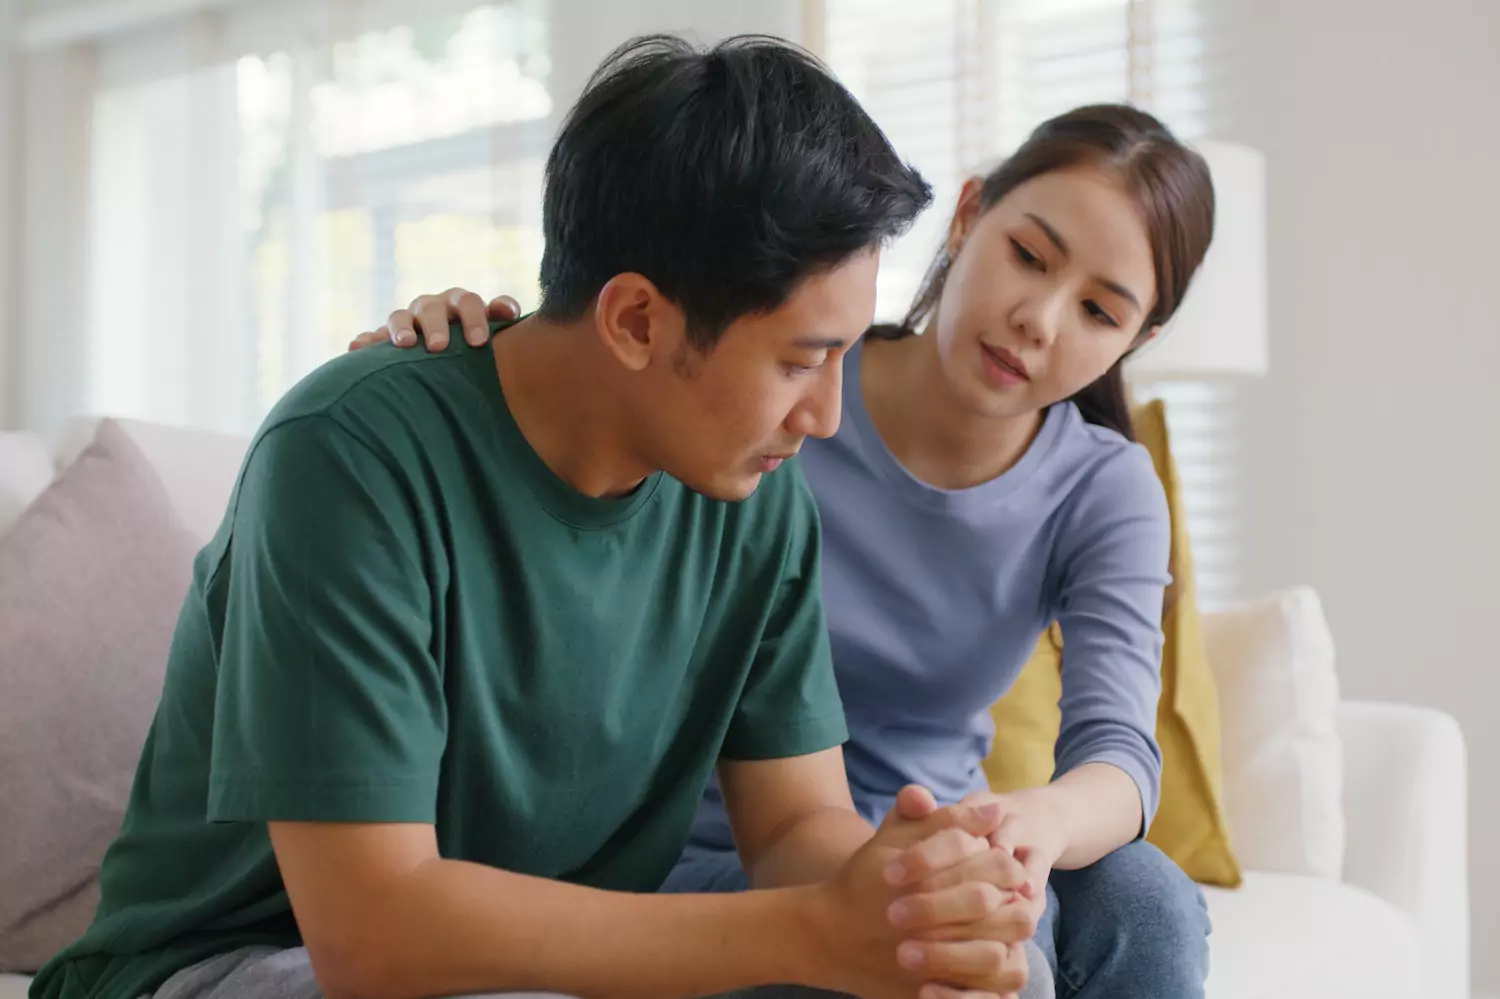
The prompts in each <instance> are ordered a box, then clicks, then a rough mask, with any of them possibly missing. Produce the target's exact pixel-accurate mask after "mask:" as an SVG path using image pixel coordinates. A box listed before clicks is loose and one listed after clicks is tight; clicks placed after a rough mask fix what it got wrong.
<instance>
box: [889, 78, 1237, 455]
mask: <svg viewBox="0 0 1500 999" xmlns="http://www.w3.org/2000/svg"><path fill="white" fill-rule="evenodd" d="M1071 167H1094V168H1097V169H1101V170H1104V171H1106V172H1108V173H1110V174H1113V175H1114V176H1116V177H1118V178H1119V179H1120V181H1121V182H1122V183H1123V184H1124V185H1125V190H1126V191H1127V192H1129V194H1130V196H1131V197H1132V198H1133V199H1134V200H1135V202H1136V205H1137V207H1138V208H1139V210H1140V212H1141V216H1142V218H1143V219H1144V221H1145V223H1146V231H1147V233H1148V234H1149V235H1150V237H1151V252H1152V255H1153V257H1154V258H1155V260H1154V263H1155V267H1156V302H1155V304H1154V305H1153V306H1152V308H1151V312H1150V314H1149V315H1147V316H1146V320H1145V322H1144V323H1143V324H1142V327H1141V329H1142V332H1144V331H1146V330H1149V329H1150V328H1151V327H1153V326H1159V325H1161V324H1162V323H1165V322H1166V321H1167V320H1168V319H1170V318H1171V317H1172V314H1173V313H1174V312H1176V311H1177V306H1178V305H1180V304H1181V303H1182V298H1183V296H1184V295H1185V294H1186V293H1187V289H1188V283H1189V282H1190V281H1191V280H1192V277H1193V274H1194V272H1195V271H1197V269H1198V265H1199V264H1200V263H1202V262H1203V255H1204V254H1205V253H1207V252H1208V245H1209V242H1210V241H1211V240H1212V239H1213V232H1214V189H1213V181H1212V180H1211V179H1210V177H1209V172H1208V164H1207V163H1205V162H1204V161H1203V157H1201V156H1200V155H1199V154H1198V153H1196V152H1194V151H1193V150H1191V149H1189V148H1188V147H1187V146H1185V145H1183V144H1182V143H1181V142H1179V141H1178V140H1177V138H1176V137H1175V136H1174V135H1172V133H1171V132H1170V131H1169V130H1168V129H1167V127H1166V126H1165V125H1163V124H1162V123H1161V122H1160V121H1158V120H1157V119H1156V118H1154V117H1152V116H1151V115H1149V114H1147V113H1146V112H1144V111H1141V110H1139V109H1138V108H1133V107H1130V106H1128V105H1124V104H1096V105H1090V106H1088V107H1081V108H1077V109H1075V110H1072V111H1069V112H1067V113H1066V114H1062V115H1059V116H1058V117H1056V118H1053V119H1051V120H1049V121H1046V122H1044V123H1043V124H1042V125H1041V126H1039V127H1038V128H1037V129H1036V131H1034V132H1032V133H1031V136H1030V137H1029V138H1028V139H1027V140H1026V141H1025V142H1024V143H1022V145H1021V147H1020V148H1019V149H1017V150H1016V151H1015V152H1014V153H1013V154H1011V156H1009V157H1008V158H1007V159H1006V160H1005V161H1004V162H1003V163H1001V164H1000V165H999V166H998V167H996V168H995V170H994V171H993V172H992V173H990V174H989V175H988V176H987V177H985V178H984V187H983V188H982V190H981V192H980V196H979V199H980V211H981V212H984V211H988V210H989V209H990V208H992V207H994V205H995V204H996V203H997V202H999V201H1000V199H1001V198H1004V197H1005V196H1006V195H1007V194H1009V193H1010V192H1011V191H1012V190H1014V189H1015V188H1017V187H1019V186H1020V185H1022V184H1024V183H1026V182H1027V181H1028V180H1031V179H1032V178H1034V177H1039V176H1041V175H1042V174H1046V173H1051V172H1052V171H1054V170H1064V169H1068V168H1071ZM948 264H949V258H948V254H947V252H946V251H944V252H941V253H939V254H938V257H937V259H936V260H935V261H934V262H933V265H932V267H931V268H930V269H929V270H928V272H927V276H926V277H925V278H924V279H923V282H922V287H921V289H920V290H919V291H918V292H917V296H916V298H915V299H914V300H913V301H912V305H911V308H910V309H909V310H908V311H907V313H906V317H905V318H904V319H903V320H902V321H901V325H900V326H898V327H894V328H893V327H889V326H887V327H883V328H877V329H875V330H873V331H872V332H874V333H875V334H876V335H877V336H885V337H900V336H905V335H908V334H911V333H915V332H917V331H918V330H920V329H921V327H922V324H923V323H925V322H927V320H928V319H929V317H930V316H931V315H932V312H933V310H934V309H935V308H937V304H938V301H939V299H941V298H942V296H943V285H944V283H945V282H946V280H947V277H948ZM1133 350H1134V348H1132V351H1133ZM1128 356H1129V353H1127V354H1126V357H1128ZM1122 362H1123V358H1122ZM1121 367H1122V364H1116V365H1115V366H1114V367H1112V368H1110V369H1109V371H1107V372H1106V373H1105V374H1104V376H1103V377H1102V378H1100V379H1099V380H1098V381H1095V382H1094V383H1093V384H1091V385H1088V386H1085V387H1084V388H1083V389H1082V390H1080V391H1079V392H1078V393H1077V394H1076V395H1074V396H1073V397H1072V401H1073V403H1074V404H1075V405H1076V406H1077V407H1078V410H1079V412H1080V413H1082V414H1083V418H1084V419H1086V420H1088V421H1089V422H1090V423H1093V424H1096V425H1098V426H1101V427H1108V428H1109V429H1111V430H1114V431H1117V432H1118V433H1120V434H1122V435H1124V436H1125V437H1126V438H1128V439H1130V440H1134V439H1135V433H1134V431H1133V429H1132V427H1131V424H1130V405H1129V402H1128V400H1127V398H1126V394H1125V382H1124V376H1123V375H1122V373H1121V370H1120V369H1121Z"/></svg>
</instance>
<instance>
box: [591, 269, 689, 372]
mask: <svg viewBox="0 0 1500 999" xmlns="http://www.w3.org/2000/svg"><path fill="white" fill-rule="evenodd" d="M683 325H684V323H683V317H682V310H681V309H679V308H678V307H677V306H676V305H675V304H673V303H672V302H671V301H669V300H668V299H667V297H666V296H665V295H663V294H662V293H661V291H660V290H659V289H658V288H657V287H656V285H655V284H653V283H652V282H651V280H650V279H649V278H647V277H645V276H644V275H641V274H634V273H625V274H616V275H615V276H614V277H612V278H610V279H609V280H608V281H607V282H605V284H604V287H603V288H600V289H599V295H598V297H597V298H595V299H594V329H595V331H596V332H597V333H598V334H599V339H600V341H601V342H602V343H603V344H604V347H605V349H606V350H608V351H609V352H610V353H611V354H613V355H614V356H615V357H616V358H617V359H618V360H619V361H620V363H621V364H623V365H625V367H626V368H627V369H629V370H631V371H643V370H645V369H646V368H647V367H648V366H649V365H650V364H651V362H652V361H653V360H657V359H661V358H665V357H666V356H667V355H668V354H670V352H671V351H673V350H675V349H676V348H677V345H678V344H679V343H680V342H681V340H682V336H683Z"/></svg>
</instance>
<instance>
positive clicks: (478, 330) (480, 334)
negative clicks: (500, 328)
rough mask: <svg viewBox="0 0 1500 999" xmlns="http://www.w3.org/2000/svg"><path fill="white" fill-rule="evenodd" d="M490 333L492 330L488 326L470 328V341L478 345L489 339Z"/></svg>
mask: <svg viewBox="0 0 1500 999" xmlns="http://www.w3.org/2000/svg"><path fill="white" fill-rule="evenodd" d="M489 335H490V331H489V330H488V329H487V328H486V327H483V326H475V327H473V328H472V329H470V330H469V342H470V343H472V344H473V345H474V346H476V347H477V346H479V345H480V344H482V343H484V341H485V340H487V339H489Z"/></svg>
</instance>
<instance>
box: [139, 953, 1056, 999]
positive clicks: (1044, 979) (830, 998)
mask: <svg viewBox="0 0 1500 999" xmlns="http://www.w3.org/2000/svg"><path fill="white" fill-rule="evenodd" d="M1026 948H1027V950H1026V961H1027V966H1028V968H1029V970H1030V972H1031V974H1030V976H1029V977H1030V979H1031V980H1030V982H1029V983H1028V984H1027V986H1026V990H1025V991H1024V992H1022V993H1021V996H1022V999H1052V997H1053V989H1052V974H1051V972H1050V971H1049V970H1048V968H1047V959H1046V958H1045V957H1043V956H1042V952H1041V951H1040V950H1038V949H1037V947H1036V944H1034V943H1032V942H1030V941H1028V942H1027V944H1026ZM502 994H503V995H504V996H505V997H506V999H567V997H562V996H553V995H549V994H547V993H542V992H507V993H502ZM734 995H735V997H736V999H749V997H753V999H836V997H837V993H832V992H822V991H820V990H818V989H810V988H804V987H802V986H796V985H778V986H771V987H768V988H763V989H752V990H748V991H747V992H742V993H735V994H734ZM152 999H323V993H322V991H321V990H320V989H319V988H318V983H317V980H316V979H315V978H314V977H313V972H312V965H311V964H310V963H309V961H308V957H307V949H306V948H304V947H296V948H293V949H291V950H277V949H276V948H273V947H246V948H243V949H241V950H236V951H232V952H230V953H228V954H220V955H219V956H217V957H211V958H209V959H208V960H206V961H202V962H200V963H198V964H195V965H192V966H191V967H188V968H183V969H182V970H181V971H179V972H177V974H175V975H173V976H172V977H171V978H169V979H167V980H166V981H165V982H164V983H163V984H162V987H161V988H159V989H157V990H156V993H155V995H154V996H153V997H152ZM476 999H477V997H476Z"/></svg>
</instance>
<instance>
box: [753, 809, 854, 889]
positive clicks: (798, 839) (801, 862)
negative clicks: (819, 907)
mask: <svg viewBox="0 0 1500 999" xmlns="http://www.w3.org/2000/svg"><path fill="white" fill-rule="evenodd" d="M874 835H875V830H874V828H873V827H872V826H871V825H870V824H869V823H868V822H866V821H865V820H864V819H862V818H860V817H859V815H858V814H856V813H855V812H852V811H850V810H849V809H847V808H824V809H820V810H818V811H816V812H813V813H812V814H810V815H806V816H804V817H802V818H801V819H799V820H798V821H797V822H796V824H795V825H793V826H791V827H790V828H788V829H787V831H786V832H785V833H783V834H782V835H781V836H780V837H778V838H777V839H776V840H775V841H774V842H773V843H772V844H771V845H770V846H768V847H767V848H766V850H765V852H764V853H763V854H762V855H761V856H760V857H759V858H757V859H756V861H755V864H754V866H753V867H752V868H751V869H750V870H749V871H748V874H749V876H750V884H751V886H752V887H755V888H784V887H787V886H790V885H810V884H816V883H817V882H819V881H825V880H827V879H828V878H831V877H832V876H833V875H834V873H835V872H836V871H838V870H839V868H841V867H843V866H844V864H845V863H847V862H848V860H849V858H850V857H852V856H853V855H854V853H855V851H856V850H858V849H859V848H860V847H862V846H864V845H865V844H866V843H868V842H869V841H870V838H871V837H872V836H874Z"/></svg>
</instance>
